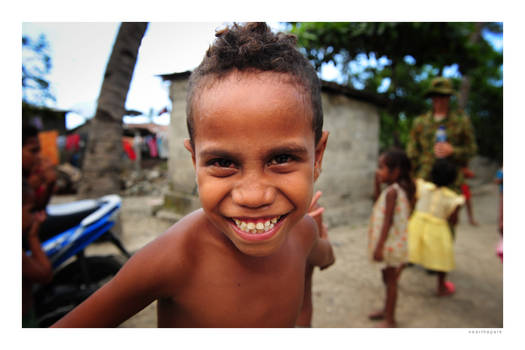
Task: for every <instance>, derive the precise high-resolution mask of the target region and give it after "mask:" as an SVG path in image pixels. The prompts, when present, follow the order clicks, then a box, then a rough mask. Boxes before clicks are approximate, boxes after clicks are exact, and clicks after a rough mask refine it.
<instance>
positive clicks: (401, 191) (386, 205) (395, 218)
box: [368, 150, 415, 327]
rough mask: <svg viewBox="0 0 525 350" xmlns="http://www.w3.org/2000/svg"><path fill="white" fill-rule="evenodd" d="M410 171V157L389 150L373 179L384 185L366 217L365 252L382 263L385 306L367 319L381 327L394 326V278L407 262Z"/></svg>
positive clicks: (380, 160) (410, 201) (395, 289)
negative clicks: (369, 215)
mask: <svg viewBox="0 0 525 350" xmlns="http://www.w3.org/2000/svg"><path fill="white" fill-rule="evenodd" d="M410 171H411V166H410V160H409V159H408V157H407V156H406V154H405V152H404V151H402V150H390V151H388V152H386V153H384V154H382V155H381V156H380V157H379V168H378V169H377V171H376V178H377V179H378V180H379V181H380V182H381V183H385V184H387V185H388V186H387V187H386V188H385V189H384V190H383V191H382V192H381V194H380V195H379V198H377V200H376V202H375V204H374V208H373V211H372V215H371V217H370V225H369V230H368V252H369V255H370V258H371V259H372V260H373V261H376V262H383V263H384V267H383V268H382V271H381V272H382V277H383V283H384V284H385V287H386V300H385V306H384V308H383V309H382V310H380V311H377V312H374V313H372V314H370V315H369V318H370V319H371V320H384V321H383V323H381V324H380V326H381V327H396V321H395V317H394V313H395V307H396V301H397V281H398V279H399V275H400V274H401V271H402V268H403V266H404V264H405V262H406V261H407V222H408V217H409V216H410V212H411V209H412V204H411V203H413V198H414V194H415V185H414V182H413V181H412V178H411V177H410Z"/></svg>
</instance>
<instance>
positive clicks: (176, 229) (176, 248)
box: [132, 209, 209, 279]
mask: <svg viewBox="0 0 525 350" xmlns="http://www.w3.org/2000/svg"><path fill="white" fill-rule="evenodd" d="M208 226H209V223H208V221H207V219H206V217H205V214H204V213H203V211H202V209H201V210H197V211H195V212H193V213H191V214H188V215H187V216H185V217H184V218H182V219H181V220H180V221H178V222H177V223H175V224H174V225H172V226H171V227H170V228H168V230H166V232H164V233H163V234H161V235H160V236H159V237H157V238H156V239H155V240H153V241H151V242H150V243H148V244H147V245H146V246H144V247H143V248H142V249H140V250H139V251H138V252H137V253H135V254H134V255H133V257H132V260H136V262H135V265H143V264H145V263H147V265H148V266H149V267H148V269H151V270H154V271H156V272H155V273H156V274H157V275H159V277H160V278H163V277H168V276H169V278H170V279H173V277H180V278H183V277H184V276H183V275H184V274H185V273H187V271H191V269H190V268H189V267H191V266H192V264H193V263H194V261H195V260H196V256H197V255H196V254H198V252H199V251H200V250H202V249H201V248H199V246H201V245H202V244H201V242H199V241H200V240H203V239H206V237H207V236H209V235H206V234H205V231H206V230H208V229H209V228H208ZM162 274H166V276H162Z"/></svg>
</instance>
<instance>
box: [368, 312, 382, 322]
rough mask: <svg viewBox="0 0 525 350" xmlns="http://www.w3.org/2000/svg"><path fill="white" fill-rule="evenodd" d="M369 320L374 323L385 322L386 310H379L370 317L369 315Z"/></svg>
mask: <svg viewBox="0 0 525 350" xmlns="http://www.w3.org/2000/svg"><path fill="white" fill-rule="evenodd" d="M368 318H369V319H371V320H372V321H379V320H384V319H385V311H384V310H379V311H376V312H373V313H371V314H370V315H368Z"/></svg>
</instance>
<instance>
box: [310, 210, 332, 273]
mask: <svg viewBox="0 0 525 350" xmlns="http://www.w3.org/2000/svg"><path fill="white" fill-rule="evenodd" d="M306 217H308V215H307V216H306ZM314 220H315V219H314ZM315 221H317V220H315ZM312 227H313V229H314V230H315V235H314V242H313V246H312V249H311V250H310V254H309V256H308V263H309V264H310V265H312V266H319V268H320V269H321V270H324V269H326V268H327V267H329V266H331V265H332V264H333V263H334V262H335V255H334V251H333V249H332V244H331V243H330V241H329V240H328V235H327V231H326V226H324V225H323V224H322V221H321V225H320V227H319V225H318V223H316V225H313V226H312ZM319 228H320V229H319Z"/></svg>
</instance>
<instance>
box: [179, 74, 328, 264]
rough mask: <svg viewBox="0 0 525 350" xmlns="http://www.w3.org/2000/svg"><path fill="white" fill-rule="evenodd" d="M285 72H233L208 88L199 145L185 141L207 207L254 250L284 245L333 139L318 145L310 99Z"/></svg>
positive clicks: (200, 107) (201, 101) (218, 223)
mask: <svg viewBox="0 0 525 350" xmlns="http://www.w3.org/2000/svg"><path fill="white" fill-rule="evenodd" d="M284 77H285V78H286V76H284ZM282 78H283V75H281V74H278V73H273V72H265V73H261V72H258V73H239V72H232V73H231V74H230V75H228V76H227V77H226V78H224V79H223V80H220V81H216V82H215V83H214V84H212V85H211V86H210V87H206V88H203V90H202V91H201V92H200V93H199V96H197V98H196V100H195V102H194V103H195V105H194V114H193V115H194V118H195V119H194V126H195V127H194V130H195V133H194V144H195V149H193V148H192V147H191V145H190V142H189V140H186V142H185V146H186V148H187V149H188V150H189V151H190V152H191V154H192V159H193V162H194V166H195V171H196V175H197V183H198V186H199V196H200V200H201V203H202V206H203V209H204V211H205V212H206V214H207V215H208V217H209V219H210V220H211V222H212V223H213V224H214V225H215V227H217V228H218V229H219V230H220V231H221V232H223V233H224V234H225V235H226V236H228V238H229V239H230V240H231V241H232V242H233V244H234V245H235V246H236V247H237V248H238V249H239V250H240V251H241V252H243V253H244V254H247V255H251V256H267V255H270V254H272V253H274V252H275V251H277V250H278V249H279V247H281V245H282V244H283V242H284V241H285V240H286V237H287V234H288V232H289V231H290V229H291V228H292V227H293V226H294V225H295V224H296V223H297V222H298V221H299V220H300V219H301V218H302V217H303V216H304V215H305V214H306V212H307V209H308V207H309V205H310V201H311V199H312V194H313V184H314V181H315V180H316V179H317V176H318V175H319V173H320V169H321V161H322V156H323V152H324V148H325V146H326V140H327V137H328V134H327V133H326V132H325V133H323V137H322V139H321V140H320V141H319V143H318V144H317V146H316V145H315V140H314V132H313V130H312V111H311V107H310V103H309V100H308V98H307V97H306V96H305V95H304V93H303V92H302V91H301V90H300V89H298V88H297V87H296V86H295V85H294V84H292V83H290V82H285V81H283V79H282Z"/></svg>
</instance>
